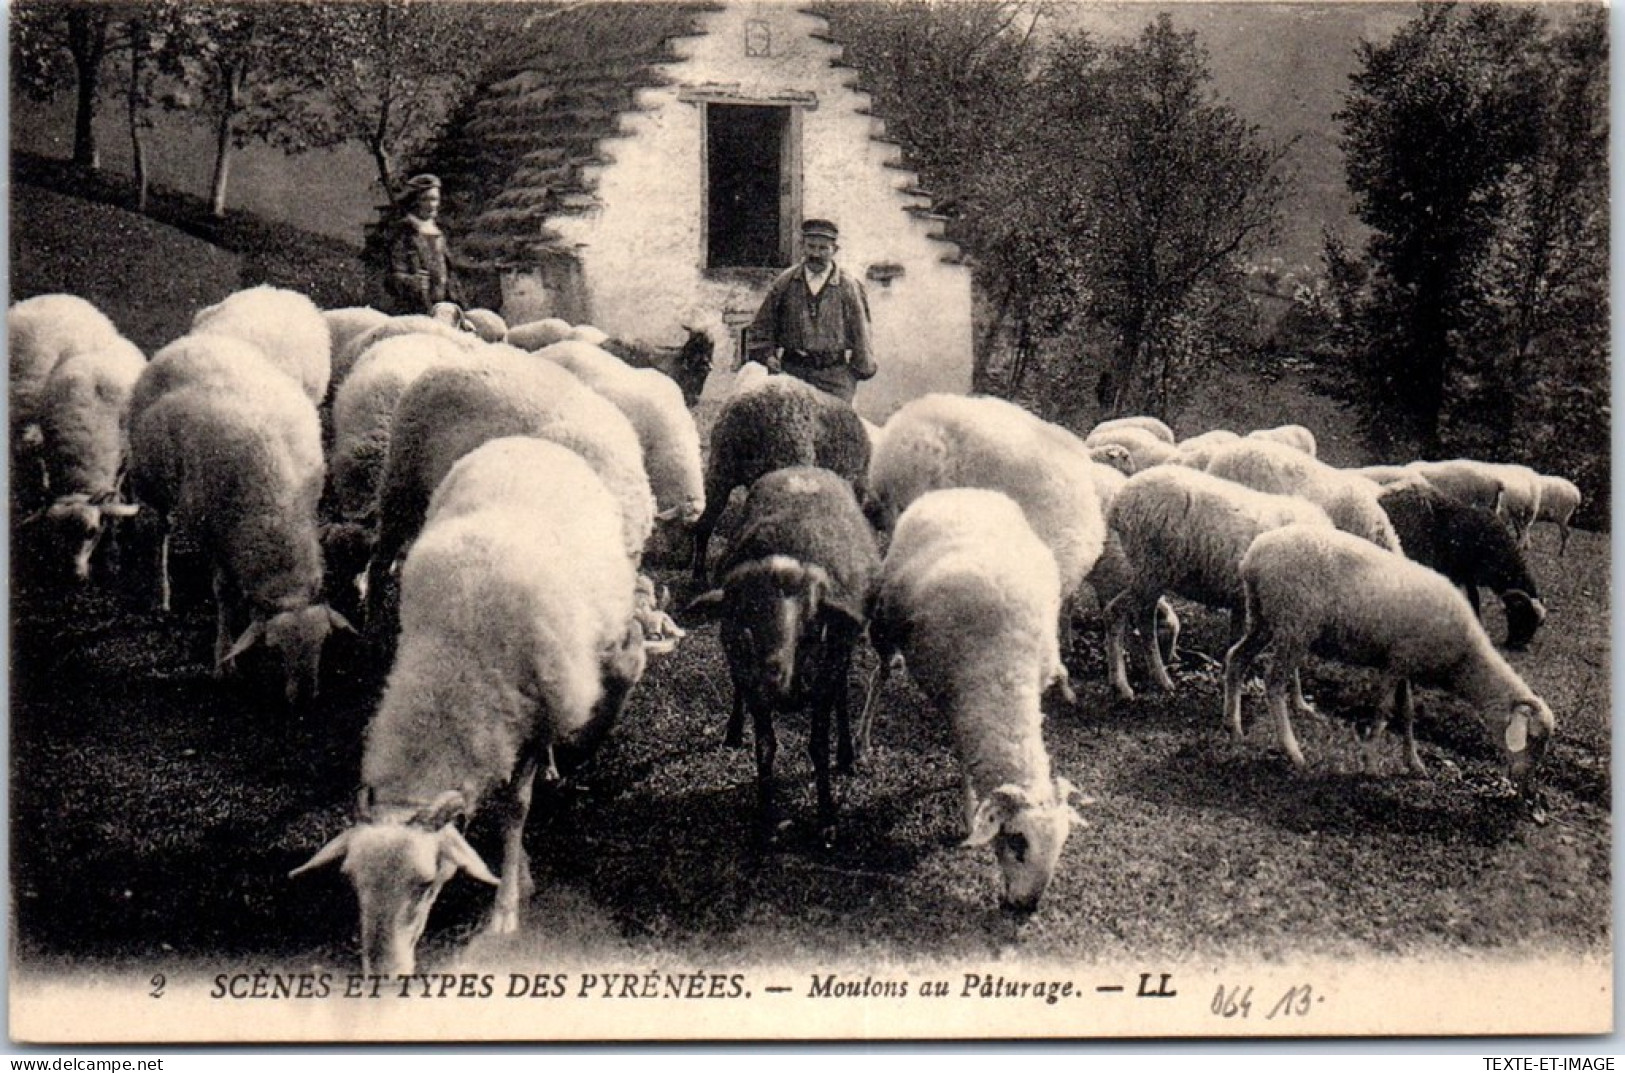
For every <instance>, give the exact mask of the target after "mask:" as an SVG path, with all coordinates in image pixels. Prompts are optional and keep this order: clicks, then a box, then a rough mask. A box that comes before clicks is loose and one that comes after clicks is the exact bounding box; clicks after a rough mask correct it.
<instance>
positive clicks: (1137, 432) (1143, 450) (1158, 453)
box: [1087, 425, 1179, 476]
mask: <svg viewBox="0 0 1625 1073" xmlns="http://www.w3.org/2000/svg"><path fill="white" fill-rule="evenodd" d="M1087 443H1088V445H1089V446H1090V447H1092V448H1098V447H1104V446H1106V445H1108V444H1114V445H1116V446H1118V447H1121V448H1123V449H1124V450H1125V451H1127V452H1128V456H1129V464H1128V468H1127V469H1126V470H1125V471H1124V472H1126V473H1127V474H1128V475H1129V476H1133V475H1134V474H1136V473H1139V472H1140V471H1141V470H1146V469H1150V468H1151V467H1152V466H1158V465H1161V464H1162V463H1164V462H1177V461H1178V460H1179V448H1177V447H1175V446H1174V444H1173V441H1172V440H1164V439H1163V438H1162V437H1161V436H1159V435H1157V434H1156V433H1154V432H1148V431H1146V430H1145V429H1143V428H1137V427H1135V426H1132V425H1120V426H1118V427H1116V428H1111V429H1107V430H1106V431H1104V432H1101V431H1100V430H1099V429H1096V430H1095V431H1094V432H1091V433H1090V434H1089V439H1088V441H1087ZM1119 468H1121V467H1119Z"/></svg>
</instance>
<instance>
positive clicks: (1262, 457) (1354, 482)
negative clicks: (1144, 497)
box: [1207, 436, 1402, 552]
mask: <svg viewBox="0 0 1625 1073" xmlns="http://www.w3.org/2000/svg"><path fill="white" fill-rule="evenodd" d="M1207 472H1208V473H1211V474H1213V475H1214V476H1215V477H1223V478H1225V479H1226V480H1230V481H1235V482H1236V483H1238V484H1245V485H1246V486H1247V487H1249V488H1256V489H1257V490H1258V491H1260V492H1272V493H1274V494H1276V495H1293V496H1301V497H1303V498H1304V499H1307V500H1309V501H1310V502H1311V503H1314V504H1316V505H1317V506H1319V507H1320V508H1321V509H1322V510H1324V511H1325V512H1326V514H1327V516H1328V517H1330V518H1331V520H1332V524H1333V525H1335V526H1337V528H1339V529H1341V530H1343V531H1344V532H1346V533H1353V534H1354V535H1355V536H1358V537H1363V538H1365V539H1366V540H1369V541H1371V542H1372V543H1373V544H1376V545H1378V546H1379V547H1383V548H1387V549H1388V550H1389V551H1396V552H1397V551H1401V550H1402V549H1401V548H1400V543H1399V536H1398V534H1396V533H1395V532H1394V527H1393V524H1392V523H1391V522H1389V521H1388V516H1387V515H1386V514H1384V513H1383V512H1382V505H1381V504H1380V503H1378V502H1377V496H1378V495H1379V494H1380V493H1381V491H1382V489H1381V487H1380V486H1378V485H1377V484H1376V483H1375V482H1373V481H1368V480H1366V479H1365V478H1363V477H1358V476H1355V475H1353V474H1351V473H1347V472H1345V471H1343V470H1340V469H1335V468H1333V467H1332V466H1328V465H1327V464H1326V463H1324V462H1322V461H1320V460H1319V459H1317V458H1314V457H1311V456H1310V455H1308V454H1305V453H1304V452H1303V451H1302V450H1300V449H1299V448H1296V447H1289V446H1287V445H1286V444H1284V443H1277V442H1274V441H1271V440H1267V439H1262V438H1259V437H1252V436H1249V437H1243V438H1242V439H1240V440H1238V441H1236V442H1235V443H1231V444H1226V445H1225V446H1223V447H1220V448H1218V449H1217V450H1215V451H1214V452H1213V457H1212V459H1211V460H1210V461H1209V462H1208V467H1207Z"/></svg>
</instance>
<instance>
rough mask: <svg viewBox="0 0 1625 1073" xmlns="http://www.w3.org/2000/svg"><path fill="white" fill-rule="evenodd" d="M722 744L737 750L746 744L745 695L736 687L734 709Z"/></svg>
mask: <svg viewBox="0 0 1625 1073" xmlns="http://www.w3.org/2000/svg"><path fill="white" fill-rule="evenodd" d="M722 744H723V746H724V747H726V748H729V749H737V748H739V747H740V746H741V745H744V744H745V694H744V693H743V691H741V690H740V688H739V687H738V686H734V708H733V711H732V712H731V713H730V714H729V715H728V730H727V732H726V733H724V734H723V735H722Z"/></svg>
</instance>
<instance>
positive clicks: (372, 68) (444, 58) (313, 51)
mask: <svg viewBox="0 0 1625 1073" xmlns="http://www.w3.org/2000/svg"><path fill="white" fill-rule="evenodd" d="M310 14H311V16H312V18H311V19H310V20H309V21H307V22H306V23H305V24H304V26H303V29H304V32H305V37H304V40H303V41H302V42H301V45H302V46H303V47H304V49H305V51H306V54H307V55H308V56H309V57H310V59H311V62H312V63H313V65H314V66H315V67H316V68H317V69H319V70H321V71H323V72H325V75H324V77H323V79H322V88H323V94H322V95H321V97H320V99H319V100H316V99H305V100H303V101H302V102H301V103H302V104H304V105H305V107H303V108H302V110H301V111H299V112H298V113H297V114H296V115H293V116H292V117H290V118H291V121H292V122H293V124H294V125H295V126H296V127H298V128H300V129H301V130H302V131H303V132H304V134H305V136H306V138H307V139H308V141H309V142H310V144H312V145H314V146H331V145H337V144H340V143H342V142H348V141H354V142H358V143H359V144H360V145H362V146H363V147H364V148H365V149H366V151H367V153H368V154H369V155H370V156H371V157H372V160H373V163H374V166H375V167H376V168H377V172H378V183H379V186H380V187H381V188H382V190H383V192H384V195H385V196H386V197H387V198H389V199H390V200H391V201H392V202H393V199H394V195H395V191H396V188H397V186H398V183H397V181H396V180H397V178H398V173H399V169H400V167H401V164H402V162H403V161H406V160H410V159H413V158H414V157H417V156H419V155H421V153H422V152H423V151H424V149H425V148H426V147H427V146H428V145H429V144H430V142H431V141H432V140H433V138H434V137H435V135H436V134H437V133H438V131H439V129H440V128H441V126H442V125H443V124H444V122H445V120H446V117H447V116H448V115H449V114H450V112H451V110H452V109H453V108H454V107H455V106H456V105H457V103H458V102H459V101H460V100H461V99H462V98H463V97H464V96H465V95H466V93H467V91H468V90H469V89H470V88H471V87H472V86H473V84H474V81H475V79H476V78H477V77H478V75H479V73H480V70H481V62H482V60H483V57H485V56H486V55H488V54H489V52H490V48H489V45H490V43H491V42H490V39H491V38H492V37H493V36H494V33H493V30H492V29H491V28H490V22H489V19H488V18H487V17H486V16H488V15H492V14H498V13H496V12H492V11H489V10H487V9H485V8H481V10H480V11H479V12H478V13H477V17H476V16H475V15H474V14H473V13H471V12H470V11H469V10H468V7H467V5H459V4H444V3H423V2H421V0H374V2H370V3H360V4H324V5H320V6H318V7H316V8H314V9H313V10H312V11H311V13H310ZM498 25H502V23H501V21H500V16H499V18H498Z"/></svg>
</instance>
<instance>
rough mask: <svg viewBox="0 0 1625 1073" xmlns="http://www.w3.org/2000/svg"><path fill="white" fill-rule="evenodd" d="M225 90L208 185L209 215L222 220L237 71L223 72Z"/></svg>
mask: <svg viewBox="0 0 1625 1073" xmlns="http://www.w3.org/2000/svg"><path fill="white" fill-rule="evenodd" d="M225 75H226V77H225V83H226V90H225V96H224V99H223V100H222V101H221V103H220V122H219V125H218V126H217V127H216V128H215V132H214V179H213V181H211V182H210V184H209V214H210V215H212V216H214V217H216V218H222V217H224V216H225V215H226V183H227V181H228V180H229V178H230V176H231V123H232V120H233V119H234V118H236V115H237V106H238V101H239V100H240V99H241V98H240V93H241V89H242V74H241V72H240V71H238V70H235V69H233V70H231V71H228V72H225Z"/></svg>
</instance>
